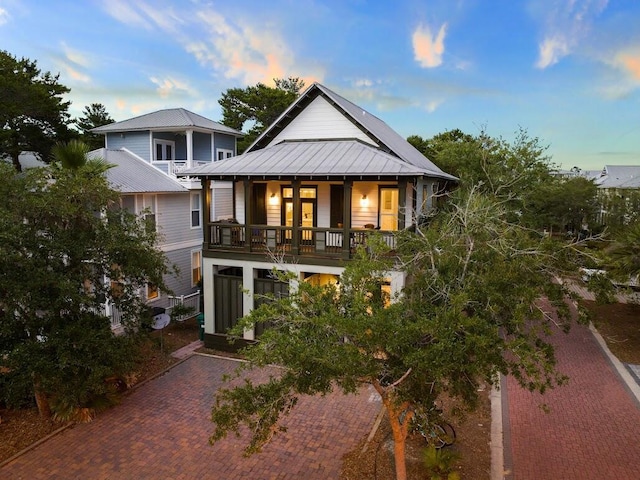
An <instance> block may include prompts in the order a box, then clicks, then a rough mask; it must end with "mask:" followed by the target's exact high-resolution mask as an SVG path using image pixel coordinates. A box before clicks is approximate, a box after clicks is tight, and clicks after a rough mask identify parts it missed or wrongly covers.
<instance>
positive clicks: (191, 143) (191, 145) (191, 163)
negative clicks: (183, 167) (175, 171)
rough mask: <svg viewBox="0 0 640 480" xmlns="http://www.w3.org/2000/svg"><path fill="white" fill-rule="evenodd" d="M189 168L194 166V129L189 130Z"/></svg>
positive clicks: (187, 139) (187, 138)
mask: <svg viewBox="0 0 640 480" xmlns="http://www.w3.org/2000/svg"><path fill="white" fill-rule="evenodd" d="M186 141H187V168H191V167H193V130H187V137H186Z"/></svg>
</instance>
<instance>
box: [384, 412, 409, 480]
mask: <svg viewBox="0 0 640 480" xmlns="http://www.w3.org/2000/svg"><path fill="white" fill-rule="evenodd" d="M387 411H388V413H389V422H390V423H391V431H392V432H393V459H394V461H395V464H396V480H407V462H406V458H405V443H406V439H407V433H406V429H404V428H402V425H400V419H399V418H398V415H397V414H396V412H393V413H392V412H391V411H389V410H387ZM392 415H393V416H395V418H392Z"/></svg>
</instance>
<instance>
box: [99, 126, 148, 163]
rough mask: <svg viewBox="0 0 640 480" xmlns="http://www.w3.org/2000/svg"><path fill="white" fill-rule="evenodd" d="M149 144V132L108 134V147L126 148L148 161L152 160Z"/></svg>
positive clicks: (111, 148)
mask: <svg viewBox="0 0 640 480" xmlns="http://www.w3.org/2000/svg"><path fill="white" fill-rule="evenodd" d="M149 145H150V143H149V132H126V133H123V134H120V133H109V134H108V135H107V148H109V149H110V150H118V149H120V148H126V149H127V150H129V151H130V152H132V153H134V154H136V155H138V156H139V157H140V158H143V159H144V160H146V161H147V162H150V161H151V152H150V151H149V148H150V147H149Z"/></svg>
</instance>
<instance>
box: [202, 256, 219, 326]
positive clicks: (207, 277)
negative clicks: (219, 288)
mask: <svg viewBox="0 0 640 480" xmlns="http://www.w3.org/2000/svg"><path fill="white" fill-rule="evenodd" d="M217 271H218V267H217V266H216V265H214V264H213V259H210V258H206V257H203V258H202V295H204V331H205V333H215V322H214V308H215V304H214V302H215V298H214V296H215V295H214V290H213V275H214V274H215V273H217ZM219 333H224V332H219Z"/></svg>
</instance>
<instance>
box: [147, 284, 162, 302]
mask: <svg viewBox="0 0 640 480" xmlns="http://www.w3.org/2000/svg"><path fill="white" fill-rule="evenodd" d="M159 297H160V290H158V286H157V285H156V284H155V283H151V282H149V283H147V300H155V299H157V298H159Z"/></svg>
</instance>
